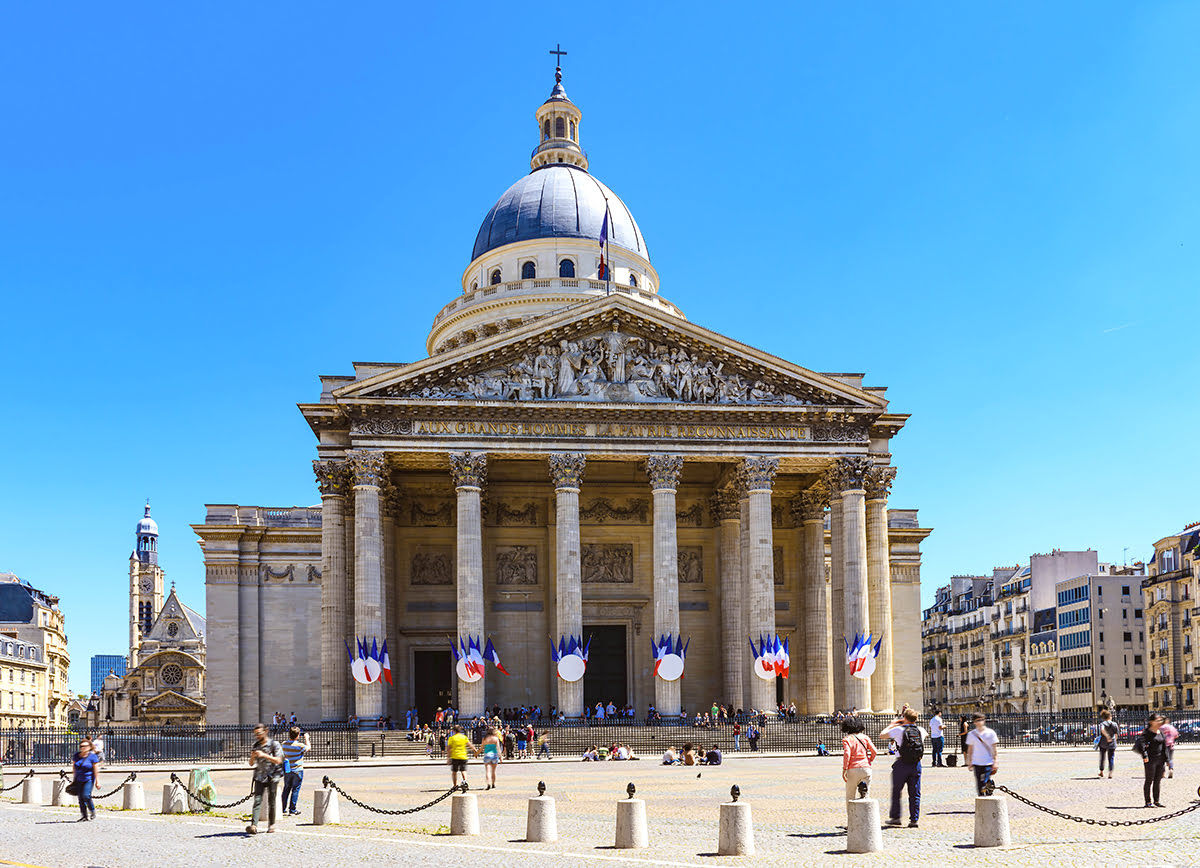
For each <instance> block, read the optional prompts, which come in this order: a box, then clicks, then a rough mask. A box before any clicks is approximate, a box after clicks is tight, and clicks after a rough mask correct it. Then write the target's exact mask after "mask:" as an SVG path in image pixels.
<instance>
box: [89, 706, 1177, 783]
mask: <svg viewBox="0 0 1200 868" xmlns="http://www.w3.org/2000/svg"><path fill="white" fill-rule="evenodd" d="M1160 731H1161V732H1162V734H1163V741H1165V742H1166V743H1167V777H1169V778H1173V777H1175V739H1177V738H1179V730H1177V729H1176V728H1175V727H1174V726H1173V725H1172V724H1171V719H1170V718H1169V717H1164V718H1163V725H1162V729H1161V730H1160ZM100 758H101V759H103V758H104V755H103V754H101V755H100Z"/></svg>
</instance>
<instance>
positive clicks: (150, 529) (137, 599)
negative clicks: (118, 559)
mask: <svg viewBox="0 0 1200 868" xmlns="http://www.w3.org/2000/svg"><path fill="white" fill-rule="evenodd" d="M136 536H137V548H136V549H134V551H133V554H131V555H130V556H129V669H130V670H132V669H134V668H136V667H137V665H138V663H139V661H140V656H141V644H142V637H143V636H144V635H145V634H146V633H148V632H149V631H150V628H151V627H152V626H153V625H154V621H155V619H157V618H158V613H159V611H160V610H161V609H162V605H163V579H164V576H163V571H162V568H161V567H159V565H158V522H156V521H155V520H154V519H152V518H151V517H150V501H146V514H145V515H144V516H143V517H142V518H141V520H140V521H138V523H137V531H136Z"/></svg>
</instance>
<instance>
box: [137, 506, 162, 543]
mask: <svg viewBox="0 0 1200 868" xmlns="http://www.w3.org/2000/svg"><path fill="white" fill-rule="evenodd" d="M151 534H153V535H154V536H158V522H156V521H155V520H154V519H152V518H151V517H150V504H149V503H147V504H146V515H145V516H144V517H143V518H141V519H139V520H138V523H137V535H138V536H149V535H151Z"/></svg>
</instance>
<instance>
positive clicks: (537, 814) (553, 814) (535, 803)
mask: <svg viewBox="0 0 1200 868" xmlns="http://www.w3.org/2000/svg"><path fill="white" fill-rule="evenodd" d="M537 789H538V794H537V795H536V796H534V797H533V798H532V799H530V800H529V812H528V814H527V815H526V817H525V840H526V841H529V842H531V843H537V844H549V843H550V842H552V841H557V840H558V813H557V809H556V808H555V807H554V799H553V798H551V797H550V796H547V795H546V784H545V782H544V781H538V786H537Z"/></svg>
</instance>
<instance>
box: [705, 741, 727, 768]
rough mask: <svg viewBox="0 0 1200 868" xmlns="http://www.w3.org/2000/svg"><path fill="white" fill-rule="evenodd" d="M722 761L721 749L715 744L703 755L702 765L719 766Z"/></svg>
mask: <svg viewBox="0 0 1200 868" xmlns="http://www.w3.org/2000/svg"><path fill="white" fill-rule="evenodd" d="M722 759H723V757H722V756H721V749H720V748H719V747H717V746H716V745H715V744H714V745H713V746H712V748H711V749H710V750H709V751H708V752H706V753H705V754H704V764H705V765H706V766H719V765H720V764H721V760H722Z"/></svg>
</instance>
